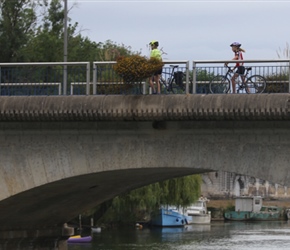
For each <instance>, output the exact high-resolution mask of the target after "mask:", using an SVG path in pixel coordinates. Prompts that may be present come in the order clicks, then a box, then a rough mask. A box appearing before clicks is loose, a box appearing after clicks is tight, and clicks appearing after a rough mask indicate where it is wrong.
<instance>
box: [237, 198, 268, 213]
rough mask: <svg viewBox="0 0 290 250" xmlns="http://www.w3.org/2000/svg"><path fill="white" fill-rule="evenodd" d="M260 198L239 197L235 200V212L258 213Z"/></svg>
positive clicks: (261, 202)
mask: <svg viewBox="0 0 290 250" xmlns="http://www.w3.org/2000/svg"><path fill="white" fill-rule="evenodd" d="M262 204H263V201H262V197H261V196H252V197H249V196H240V197H237V198H236V199H235V211H236V212H239V211H243V212H259V211H260V210H261V208H262Z"/></svg>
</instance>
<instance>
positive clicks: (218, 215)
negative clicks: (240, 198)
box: [207, 198, 290, 221]
mask: <svg viewBox="0 0 290 250" xmlns="http://www.w3.org/2000/svg"><path fill="white" fill-rule="evenodd" d="M263 204H264V205H266V206H277V207H283V208H290V199H289V198H287V199H264V200H263ZM234 206H235V200H234V199H216V200H214V199H211V200H210V201H209V202H208V203H207V208H208V210H209V211H210V212H211V217H212V221H215V220H223V219H224V218H223V214H224V212H225V211H226V210H233V209H234Z"/></svg>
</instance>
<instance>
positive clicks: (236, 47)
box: [225, 42, 246, 93]
mask: <svg viewBox="0 0 290 250" xmlns="http://www.w3.org/2000/svg"><path fill="white" fill-rule="evenodd" d="M230 46H231V47H232V51H233V52H234V54H235V56H234V58H233V59H232V60H244V58H243V52H246V51H245V50H244V49H242V48H241V44H240V43H239V42H233V43H232V44H231V45H230ZM225 65H226V66H228V64H227V63H226V64H225ZM235 69H237V70H236V72H235V74H234V75H233V77H232V79H231V82H232V88H233V93H236V79H237V77H238V76H241V78H242V81H244V80H245V77H244V73H245V67H244V63H238V62H237V63H236V65H235V67H234V68H233V70H235Z"/></svg>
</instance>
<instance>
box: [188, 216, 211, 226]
mask: <svg viewBox="0 0 290 250" xmlns="http://www.w3.org/2000/svg"><path fill="white" fill-rule="evenodd" d="M188 216H189V217H191V220H189V221H190V224H210V222H211V214H200V215H188Z"/></svg>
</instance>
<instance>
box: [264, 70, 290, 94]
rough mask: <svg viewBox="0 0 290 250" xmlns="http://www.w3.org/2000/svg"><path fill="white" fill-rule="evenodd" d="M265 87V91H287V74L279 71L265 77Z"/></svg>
mask: <svg viewBox="0 0 290 250" xmlns="http://www.w3.org/2000/svg"><path fill="white" fill-rule="evenodd" d="M265 80H266V82H267V87H266V90H265V92H267V93H288V92H289V84H288V82H289V74H288V73H286V72H285V73H283V72H281V73H279V74H272V75H269V76H266V77H265Z"/></svg>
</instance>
